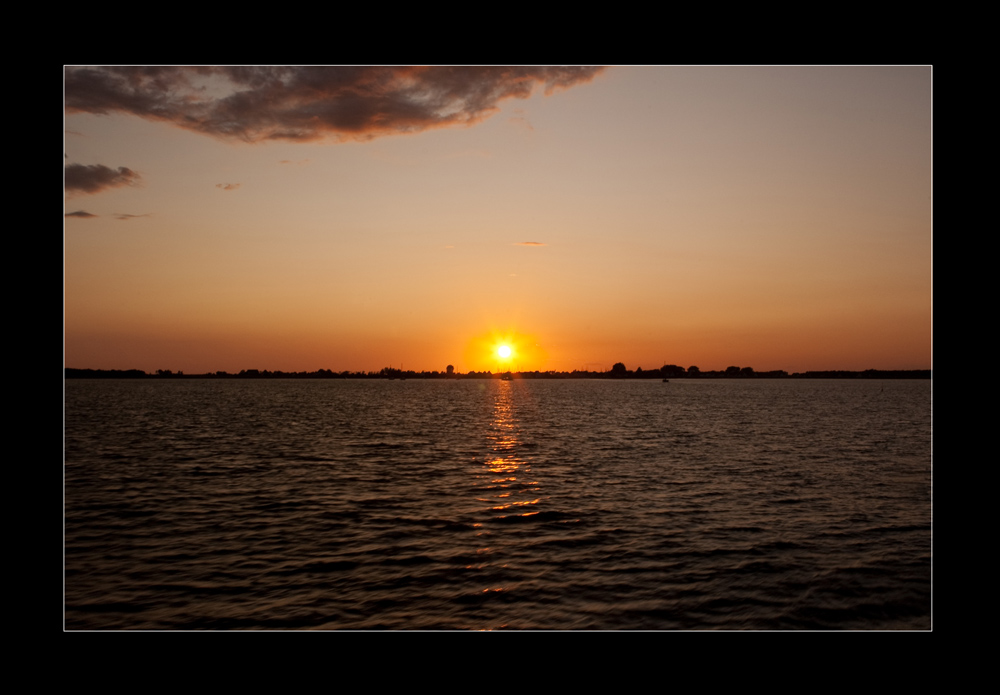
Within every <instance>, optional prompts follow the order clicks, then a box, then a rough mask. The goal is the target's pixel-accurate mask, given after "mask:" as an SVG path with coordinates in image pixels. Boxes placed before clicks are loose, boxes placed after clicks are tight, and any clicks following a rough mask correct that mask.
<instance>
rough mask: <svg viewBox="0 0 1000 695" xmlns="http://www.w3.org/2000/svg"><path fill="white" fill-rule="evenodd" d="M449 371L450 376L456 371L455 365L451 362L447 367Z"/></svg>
mask: <svg viewBox="0 0 1000 695" xmlns="http://www.w3.org/2000/svg"><path fill="white" fill-rule="evenodd" d="M447 372H448V376H451V375H452V374H454V373H455V367H453V366H452V365H450V364H449V365H448V367H447Z"/></svg>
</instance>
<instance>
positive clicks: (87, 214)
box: [63, 210, 97, 219]
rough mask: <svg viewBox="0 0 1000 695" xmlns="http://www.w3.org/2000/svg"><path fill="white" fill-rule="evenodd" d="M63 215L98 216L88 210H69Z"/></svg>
mask: <svg viewBox="0 0 1000 695" xmlns="http://www.w3.org/2000/svg"><path fill="white" fill-rule="evenodd" d="M63 217H82V218H84V219H86V218H89V217H97V215H95V214H94V213H92V212H87V211H86V210H77V211H76V212H67V213H66V214H65V215H63Z"/></svg>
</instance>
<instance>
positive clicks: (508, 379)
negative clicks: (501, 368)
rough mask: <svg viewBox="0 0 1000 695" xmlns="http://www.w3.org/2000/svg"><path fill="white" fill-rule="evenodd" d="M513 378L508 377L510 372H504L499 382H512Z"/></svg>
mask: <svg viewBox="0 0 1000 695" xmlns="http://www.w3.org/2000/svg"><path fill="white" fill-rule="evenodd" d="M513 379H514V377H512V376H511V375H510V372H505V373H503V374H501V375H500V381H512V380H513Z"/></svg>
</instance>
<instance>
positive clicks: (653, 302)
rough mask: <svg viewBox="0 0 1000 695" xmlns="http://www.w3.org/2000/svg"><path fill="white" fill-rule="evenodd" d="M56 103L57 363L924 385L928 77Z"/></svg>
mask: <svg viewBox="0 0 1000 695" xmlns="http://www.w3.org/2000/svg"><path fill="white" fill-rule="evenodd" d="M64 89H65V101H64V104H65V136H64V141H65V145H64V148H65V159H64V166H65V185H66V197H65V213H66V217H65V218H64V219H65V225H64V230H65V233H64V240H65V364H66V366H67V367H75V368H91V369H142V370H145V371H149V372H152V371H155V370H156V369H171V370H174V371H178V370H182V371H184V372H185V373H191V374H194V373H203V372H209V371H213V372H214V371H216V370H225V371H229V372H238V371H240V370H241V369H261V370H263V369H269V370H272V371H274V370H283V371H314V370H317V369H332V370H334V371H343V370H351V371H359V370H365V371H367V370H373V371H377V370H379V369H381V368H383V367H388V366H392V367H396V368H399V367H402V368H404V369H407V370H409V369H413V370H416V371H421V370H427V371H431V370H440V371H443V370H444V369H445V366H446V365H448V364H452V365H454V366H455V368H456V370H458V371H460V372H466V371H469V370H477V371H479V370H486V369H489V370H492V371H496V370H497V369H498V368H502V367H505V366H508V365H507V363H506V362H504V361H503V360H502V358H500V357H499V356H498V355H497V353H496V349H497V347H499V345H500V344H508V345H510V346H511V348H512V349H513V354H512V355H511V357H510V358H509V366H511V367H513V368H516V369H520V370H536V369H538V370H560V371H562V370H566V371H569V370H573V369H591V370H607V369H609V368H610V367H611V365H612V364H613V363H615V362H619V361H621V362H624V363H625V365H626V366H627V367H628V368H629V369H635V368H636V367H642V368H643V369H653V368H658V367H659V366H661V365H663V364H665V363H668V364H678V365H681V366H684V367H688V366H691V365H697V366H698V367H699V368H701V369H702V370H703V371H705V370H710V369H725V368H726V367H728V366H731V365H735V366H740V367H746V366H749V367H752V368H754V369H756V370H758V371H766V370H771V369H785V370H787V371H790V372H795V371H805V370H820V369H850V370H859V369H868V368H875V369H926V368H929V367H930V366H931V321H932V314H931V301H932V91H931V90H932V69H931V68H930V67H927V66H917V67H905V66H904V67H864V66H861V67H750V66H744V67H667V66H663V67H653V66H645V67H608V68H603V69H601V68H588V67H568V68H560V67H549V68H538V67H517V68H501V67H472V68H462V67H429V68H413V67H404V68H395V67H375V68H366V67H212V68H195V67H155V68H153V67H139V68H136V67H112V68H109V67H67V68H66V69H65V72H64Z"/></svg>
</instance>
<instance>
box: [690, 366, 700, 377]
mask: <svg viewBox="0 0 1000 695" xmlns="http://www.w3.org/2000/svg"><path fill="white" fill-rule="evenodd" d="M688 374H689V375H690V376H698V375H699V374H701V370H700V369H698V368H697V367H695V366H694V365H691V366H690V367H688Z"/></svg>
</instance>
